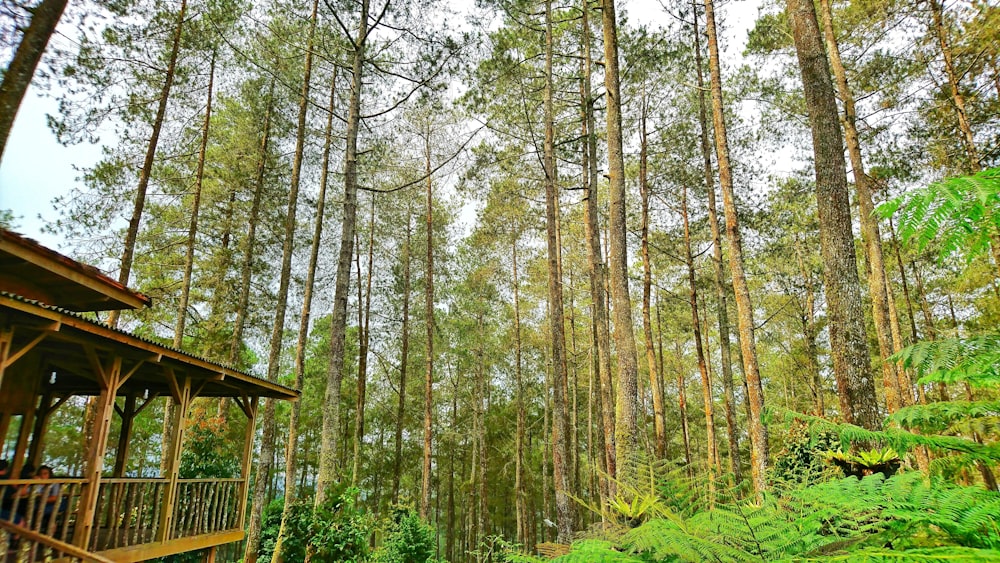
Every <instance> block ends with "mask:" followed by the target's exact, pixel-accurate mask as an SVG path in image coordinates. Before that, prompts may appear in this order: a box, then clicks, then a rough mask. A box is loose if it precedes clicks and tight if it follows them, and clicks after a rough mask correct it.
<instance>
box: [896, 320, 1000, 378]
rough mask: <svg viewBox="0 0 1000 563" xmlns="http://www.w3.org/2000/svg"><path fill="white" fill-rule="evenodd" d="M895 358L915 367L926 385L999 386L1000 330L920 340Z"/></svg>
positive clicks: (910, 366) (912, 367) (913, 368)
mask: <svg viewBox="0 0 1000 563" xmlns="http://www.w3.org/2000/svg"><path fill="white" fill-rule="evenodd" d="M893 359H896V360H900V361H902V362H903V366H904V367H906V368H909V369H912V370H914V371H915V372H916V374H917V376H918V377H919V378H920V379H919V381H918V382H919V383H923V384H926V383H946V384H952V383H960V382H966V383H969V384H970V385H974V386H977V387H995V386H998V385H1000V333H991V334H985V335H981V336H975V337H972V338H948V339H944V340H935V341H925V342H918V343H916V344H914V345H912V346H908V347H907V348H905V349H903V350H902V351H900V352H899V353H898V354H896V355H895V356H893Z"/></svg>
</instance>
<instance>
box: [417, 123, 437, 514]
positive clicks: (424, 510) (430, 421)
mask: <svg viewBox="0 0 1000 563" xmlns="http://www.w3.org/2000/svg"><path fill="white" fill-rule="evenodd" d="M424 156H425V161H424V164H425V167H426V174H427V190H426V198H427V202H426V205H427V219H426V221H427V226H426V228H427V261H426V266H427V270H426V274H425V277H426V280H425V283H424V309H425V312H424V315H425V317H426V319H425V326H426V329H427V330H426V339H427V354H426V366H425V367H426V369H425V370H424V458H423V466H422V469H421V483H420V517H421V518H423V519H424V520H427V519H428V517H429V515H430V510H431V459H432V458H431V454H432V451H431V448H432V446H433V443H432V439H433V432H434V429H433V425H434V410H433V408H434V184H433V183H432V182H431V132H430V126H429V125H428V127H427V131H426V137H424Z"/></svg>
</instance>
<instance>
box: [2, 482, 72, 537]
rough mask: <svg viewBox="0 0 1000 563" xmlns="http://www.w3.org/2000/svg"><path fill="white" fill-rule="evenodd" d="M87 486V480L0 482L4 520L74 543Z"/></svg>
mask: <svg viewBox="0 0 1000 563" xmlns="http://www.w3.org/2000/svg"><path fill="white" fill-rule="evenodd" d="M85 483H86V481H85V480H83V479H8V480H4V481H0V498H2V499H3V503H2V509H0V520H3V521H4V522H7V523H9V524H11V525H16V526H19V527H21V528H25V529H28V530H31V531H32V532H36V533H38V534H41V535H44V536H47V537H50V538H52V539H54V540H57V541H60V542H64V543H70V542H71V541H72V538H73V531H74V529H75V526H76V514H77V512H78V509H79V504H80V492H81V490H82V489H83V486H84V484H85ZM53 497H55V498H53Z"/></svg>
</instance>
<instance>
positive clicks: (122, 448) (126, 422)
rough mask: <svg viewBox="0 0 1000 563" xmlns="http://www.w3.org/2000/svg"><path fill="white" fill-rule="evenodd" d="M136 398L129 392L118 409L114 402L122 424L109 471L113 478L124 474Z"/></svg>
mask: <svg viewBox="0 0 1000 563" xmlns="http://www.w3.org/2000/svg"><path fill="white" fill-rule="evenodd" d="M137 400H138V396H136V394H135V393H129V394H128V395H126V396H125V403H124V405H123V408H121V409H119V408H118V405H117V404H115V411H117V412H118V416H119V417H120V418H121V421H122V424H121V431H120V432H118V448H117V449H116V450H115V467H114V469H113V470H112V472H111V476H112V477H114V478H120V477H122V476H123V475H124V474H125V466H126V464H127V463H128V445H129V440H131V439H132V421H133V420H134V419H135V415H136V412H137V411H136V407H135V404H136V401H137Z"/></svg>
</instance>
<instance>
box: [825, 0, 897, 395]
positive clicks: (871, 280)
mask: <svg viewBox="0 0 1000 563" xmlns="http://www.w3.org/2000/svg"><path fill="white" fill-rule="evenodd" d="M819 5H820V17H821V19H822V21H823V34H824V37H825V39H826V52H827V55H828V57H829V60H830V67H831V69H832V70H833V76H834V78H835V79H836V83H837V91H838V93H839V94H840V99H841V101H842V102H843V104H844V113H843V115H842V116H841V123H843V125H844V138H845V139H846V141H847V153H848V155H849V157H850V159H851V168H852V169H853V175H854V186H855V188H856V190H857V193H858V211H859V213H858V215H859V217H860V220H861V238H862V239H863V241H864V245H865V256H867V258H868V265H869V268H868V293H869V295H870V296H871V300H872V320H873V321H874V324H875V335H876V337H877V340H878V348H879V359H880V360H881V364H882V379H883V385H884V387H885V400H886V406H887V407H888V409H889V413H890V414H891V413H894V412H896V410H898V409H899V407H901V406H902V407H905V406H906V405H908V404H909V403H910V402H911V401H909V400H907V398H908V397H909V392H908V391H907V390H906V389H904V388H903V386H902V383H901V381H900V375H901V373H900V372H901V370H902V368H901V366H899V365H897V364H896V363H895V362H892V361H890V360H889V356H891V355H892V354H893V353H894V352H895V348H897V347H899V342H898V341H897V342H895V343H894V342H893V337H892V321H891V320H890V319H891V317H890V314H889V302H888V301H889V295H890V292H889V288H888V283H887V281H886V275H885V262H884V259H883V256H882V236H881V234H880V233H879V226H878V220H877V219H876V218H875V206H874V204H873V203H872V190H871V185H870V184H871V180H870V179H869V178H868V175H867V174H866V173H865V163H864V159H863V158H862V155H861V140H860V138H859V136H858V129H857V126H856V122H857V109H856V106H855V103H854V94H853V93H852V92H851V88H850V86H849V85H848V83H847V72H846V70H845V69H844V63H843V61H841V59H840V47H839V46H838V45H837V37H836V34H835V33H834V29H833V10H832V9H831V7H830V0H820V3H819Z"/></svg>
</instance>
